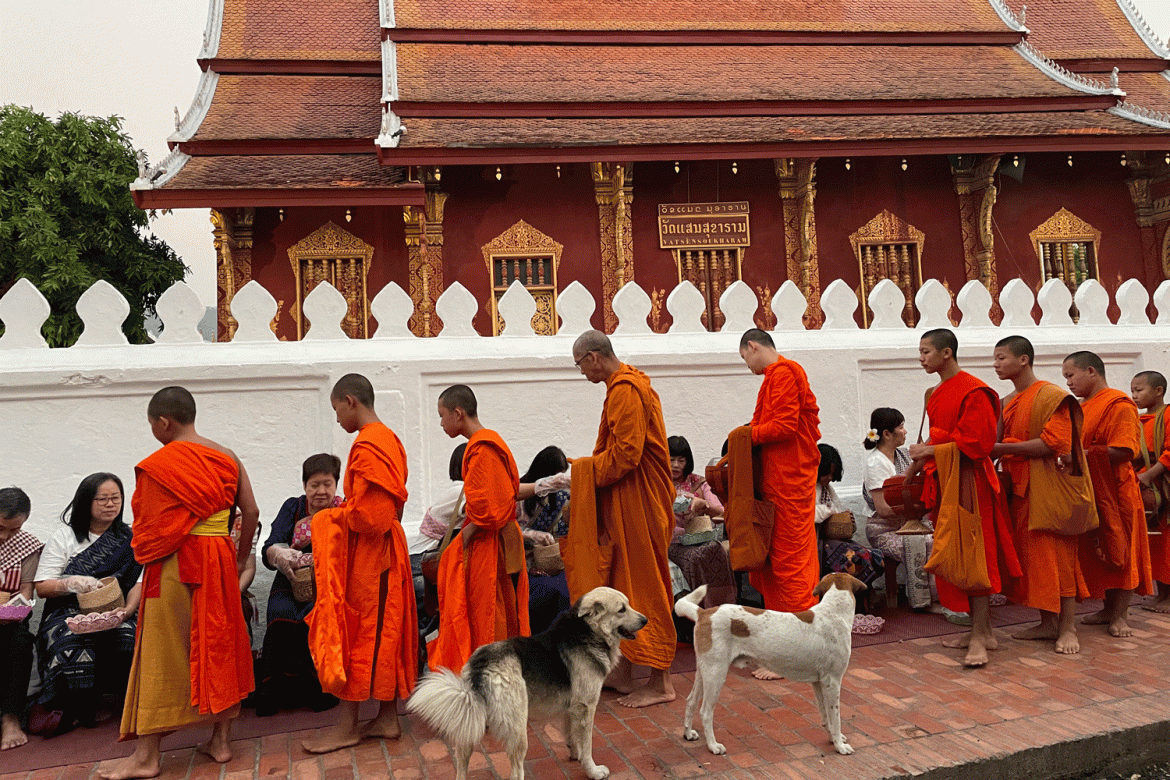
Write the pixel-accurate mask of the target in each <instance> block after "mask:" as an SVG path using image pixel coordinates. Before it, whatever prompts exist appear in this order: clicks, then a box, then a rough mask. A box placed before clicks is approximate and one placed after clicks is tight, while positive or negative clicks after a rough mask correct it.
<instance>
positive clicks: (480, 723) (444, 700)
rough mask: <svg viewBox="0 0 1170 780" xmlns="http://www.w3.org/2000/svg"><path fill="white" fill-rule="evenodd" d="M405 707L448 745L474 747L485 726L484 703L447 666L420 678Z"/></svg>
mask: <svg viewBox="0 0 1170 780" xmlns="http://www.w3.org/2000/svg"><path fill="white" fill-rule="evenodd" d="M408 709H409V710H410V711H411V712H413V713H415V714H416V715H418V716H419V717H420V718H422V719H423V720H424V721H426V722H427V723H428V724H430V726H431V728H433V729H434V730H435V731H436V732H438V734H439V736H441V737H442V738H443V739H444V740H446V741H447V742H448V743H449V744H451V745H464V746H467V747H474V746H475V745H476V744H477V743H478V742H479V741H480V740H481V739H483V734H484V730H485V729H486V728H487V706H486V704H485V703H484V701H483V699H482V698H481V697H480V696H478V695H477V694H476V693H475V691H473V690H472V689H471V684H470V683H469V682H468V680H467V679H466V678H464V677H460V676H459V675H457V674H455V672H453V671H451V670H450V669H439V670H438V671H435V672H431V673H429V674H427V675H426V677H424V678H423V681H422V683H420V684H419V686H418V688H416V689H415V691H414V695H412V696H411V697H410V703H409V705H408Z"/></svg>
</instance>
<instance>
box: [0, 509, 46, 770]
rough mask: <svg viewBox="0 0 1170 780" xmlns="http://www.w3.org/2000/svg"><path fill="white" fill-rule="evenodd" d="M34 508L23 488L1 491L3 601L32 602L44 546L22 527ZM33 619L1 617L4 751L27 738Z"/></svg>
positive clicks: (0, 592)
mask: <svg viewBox="0 0 1170 780" xmlns="http://www.w3.org/2000/svg"><path fill="white" fill-rule="evenodd" d="M31 509H32V506H31V504H30V502H29V500H28V494H26V493H25V492H24V491H23V490H21V489H20V488H18V487H8V488H3V489H0V604H5V603H7V602H8V601H9V600H13V601H14V602H17V603H19V602H21V601H31V600H32V595H33V575H34V574H35V573H36V570H37V562H38V561H40V558H41V548H42V547H43V546H44V545H42V544H41V541H40V539H37V538H36V537H35V536H33V535H32V534H30V533H28V532H27V531H22V530H21V529H20V527H21V526H22V525H24V521H25V520H27V519H28V515H29V512H30V511H31ZM30 617H31V614H29V615H26V616H25V617H24V618H23V619H22V618H20V616H19V615H16V616H13V618H12V619H6V618H4V617H0V727H2V728H0V750H11V749H12V748H15V747H20V746H21V745H23V744H25V743H26V742H28V736H27V735H25V733H24V729H22V728H21V727H20V717H21V716H22V715H23V714H24V703H25V694H26V693H27V692H28V678H29V674H30V673H31V672H32V658H33V637H32V633H30V632H29V630H28V622H29V618H30Z"/></svg>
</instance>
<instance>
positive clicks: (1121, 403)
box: [1080, 387, 1153, 599]
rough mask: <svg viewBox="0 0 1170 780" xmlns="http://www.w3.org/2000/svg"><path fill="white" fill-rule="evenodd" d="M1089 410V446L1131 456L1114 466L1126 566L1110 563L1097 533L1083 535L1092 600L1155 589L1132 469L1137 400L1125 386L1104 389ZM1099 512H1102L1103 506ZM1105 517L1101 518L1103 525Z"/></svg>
mask: <svg viewBox="0 0 1170 780" xmlns="http://www.w3.org/2000/svg"><path fill="white" fill-rule="evenodd" d="M1081 409H1082V411H1084V413H1085V431H1084V434H1083V436H1082V439H1083V441H1084V444H1085V449H1086V450H1087V449H1089V448H1090V447H1093V446H1100V447H1116V448H1119V449H1124V450H1129V453H1130V458H1129V460H1126V461H1125V462H1124V463H1119V464H1116V465H1114V467H1113V475H1112V476H1113V478H1114V479H1115V480H1116V482H1117V493H1118V499H1119V502H1120V507H1119V509H1120V512H1121V522H1122V523H1123V524H1127V530H1128V537H1129V555H1128V556H1126V557H1127V558H1128V560H1127V561H1126V565H1125V566H1123V567H1122V568H1120V569H1119V568H1115V567H1112V566H1107V565H1106V564H1105V563H1104V562H1103V561H1102V560H1101V559H1100V557H1098V554H1097V541H1098V538H1097V537H1098V535H1099V533H1100V531H1098V533H1089V534H1084V535H1082V536H1081V537H1080V540H1081V542H1080V559H1081V568H1082V569H1083V570H1084V572H1085V582H1086V583H1088V586H1089V593H1090V594H1091V596H1092V597H1093V598H1098V599H1099V598H1102V597H1103V596H1104V595H1105V591H1106V590H1114V589H1116V590H1137V591H1138V592H1139V593H1144V594H1149V593H1151V592H1152V584H1153V583H1152V579H1153V575H1152V572H1151V570H1150V544H1149V540H1148V539H1149V537H1148V534H1147V533H1146V517H1145V512H1144V511H1143V510H1142V497H1141V493H1140V492H1139V490H1138V481H1137V475H1136V474H1135V473H1134V470H1133V463H1132V462H1131V461H1132V460H1133V456H1135V455H1140V452H1141V451H1140V450H1139V447H1141V440H1140V438H1139V433H1140V431H1141V427H1140V418H1139V415H1138V410H1137V406H1136V405H1134V402H1133V399H1131V398H1130V397H1129V396H1128V395H1126V394H1125V393H1123V392H1121V391H1120V390H1114V389H1113V388H1109V387H1107V388H1105V389H1104V390H1101V391H1100V392H1098V393H1097V394H1096V395H1094V396H1093V397H1092V398H1088V399H1085V400H1084V401H1082V402H1081ZM1098 511H1099V512H1100V511H1102V510H1101V507H1100V504H1098ZM1105 524H1106V518H1105V517H1102V518H1101V525H1102V527H1104V526H1105Z"/></svg>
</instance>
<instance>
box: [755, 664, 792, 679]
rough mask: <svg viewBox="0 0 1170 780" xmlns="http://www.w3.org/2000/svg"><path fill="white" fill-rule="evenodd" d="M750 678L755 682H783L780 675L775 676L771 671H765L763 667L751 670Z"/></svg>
mask: <svg viewBox="0 0 1170 780" xmlns="http://www.w3.org/2000/svg"><path fill="white" fill-rule="evenodd" d="M752 677H755V678H756V679H757V680H783V679H784V677H783V676H782V675H779V674H776V673H775V672H773V671H772V670H771V669H766V668H764V667H763V666H757V667H756V668H755V669H753V670H752Z"/></svg>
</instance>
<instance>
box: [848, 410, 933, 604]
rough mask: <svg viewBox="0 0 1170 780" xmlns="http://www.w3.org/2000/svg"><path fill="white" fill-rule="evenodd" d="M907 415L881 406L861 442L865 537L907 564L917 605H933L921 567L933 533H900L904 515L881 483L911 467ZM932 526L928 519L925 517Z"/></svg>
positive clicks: (910, 595) (909, 590)
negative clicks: (864, 453) (887, 497)
mask: <svg viewBox="0 0 1170 780" xmlns="http://www.w3.org/2000/svg"><path fill="white" fill-rule="evenodd" d="M905 422H906V418H905V417H904V416H903V415H902V413H901V412H899V411H898V410H897V409H891V408H888V407H881V408H878V409H874V410H873V412H871V413H870V415H869V432H868V433H867V434H866V437H865V441H864V442H862V445H863V446H864V447H865V449H867V450H869V454H868V455H867V456H866V458H865V471H864V473H863V477H862V480H863V481H862V488H861V495H862V497H863V498H864V499H865V503H866V505H867V506H868V507H869V511H870V516H869V519H868V520H867V521H866V523H865V538H866V539H868V540H869V543H870V544H871V545H873V546H874V547H876V548H877V549H879V550H881V551H882V552H883V553H884V554H885V555H886V557H887V558H889V559H890V560H892V561H893V562H894V565H895V566H896V565H897V564H899V563H905V564H906V599H907V601H908V602H909V603H910V606H911V607H913V608H915V609H926V608H928V607H930V602H931V589H930V575H929V574H927V573H926V571H925V570H924V569H923V568H922V567H923V566H924V565H926V560H927V559H928V558H929V557H930V551H931V548H932V542H933V537H932V536H930V535H929V534H912V535H899V534H898V529H900V528H901V527H902V524H903V523H904V522H905V518H903V517H902V516H901V515H899V514H898V513H897V512H895V511H894V510H893V509H891V508H890V505H889V504H887V503H886V500H885V497H884V495H883V493H884V490H883V488H882V486H883V485H884V484H885V481H886V480H887V479H889V478H890V477H893V476H895V475H897V474H902V473H904V472H905V471H906V469H908V468H909V467H910V455H909V454H907V452H906V450H905V448H904V447H903V446H902V445H903V444H905V443H906V426H905ZM923 522H924V523H926V524H927V525H928V526H929V522H930V521H928V520H925V519H924V521H923Z"/></svg>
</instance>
